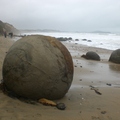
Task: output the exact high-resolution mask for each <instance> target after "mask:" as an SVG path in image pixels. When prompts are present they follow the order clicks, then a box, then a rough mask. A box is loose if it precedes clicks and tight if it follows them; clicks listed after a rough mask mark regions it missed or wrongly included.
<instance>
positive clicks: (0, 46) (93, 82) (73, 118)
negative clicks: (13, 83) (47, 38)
mask: <svg viewBox="0 0 120 120" xmlns="http://www.w3.org/2000/svg"><path fill="white" fill-rule="evenodd" d="M14 42H15V41H14V40H12V39H10V38H7V39H6V38H4V37H0V78H1V79H2V64H3V60H4V57H5V55H6V52H7V51H8V49H9V48H10V47H11V45H12V44H13V43H14ZM62 43H63V44H64V45H65V46H66V48H67V49H68V51H69V52H70V53H71V56H72V58H73V63H74V77H73V82H72V85H71V87H70V89H69V91H68V93H67V94H66V95H65V97H63V98H62V99H59V100H55V102H63V103H64V104H65V105H66V109H65V110H64V111H60V110H58V109H57V108H55V107H51V106H44V105H42V104H37V105H32V104H27V103H24V102H21V101H20V100H18V99H13V98H10V97H8V96H6V95H5V94H3V92H2V91H1V90H0V96H1V97H0V101H1V102H0V113H1V114H0V119H1V120H2V119H9V120H10V119H11V120H35V119H36V120H38V119H41V120H119V118H120V107H119V104H120V103H119V100H120V95H119V91H120V80H119V78H120V65H119V64H115V63H111V62H109V61H108V59H109V56H110V54H111V52H112V50H107V49H102V48H95V47H88V46H84V45H80V44H73V43H68V42H62ZM88 51H94V52H97V53H98V54H99V55H100V57H101V61H93V60H86V59H84V58H82V57H81V55H82V54H86V52H88ZM92 87H94V88H95V89H97V91H98V92H99V93H101V94H98V93H97V92H96V91H95V90H94V89H91V88H92Z"/></svg>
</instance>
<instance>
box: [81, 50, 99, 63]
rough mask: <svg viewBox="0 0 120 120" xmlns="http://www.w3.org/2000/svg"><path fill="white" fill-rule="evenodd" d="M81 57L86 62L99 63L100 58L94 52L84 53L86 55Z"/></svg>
mask: <svg viewBox="0 0 120 120" xmlns="http://www.w3.org/2000/svg"><path fill="white" fill-rule="evenodd" d="M81 57H84V58H86V59H88V60H97V61H100V56H99V55H98V54H97V53H96V52H93V51H89V52H87V53H86V55H82V56H81Z"/></svg>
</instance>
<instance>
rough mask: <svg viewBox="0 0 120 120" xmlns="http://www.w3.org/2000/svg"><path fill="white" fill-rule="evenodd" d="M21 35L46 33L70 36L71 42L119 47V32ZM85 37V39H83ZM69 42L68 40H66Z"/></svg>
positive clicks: (110, 47) (113, 48)
mask: <svg viewBox="0 0 120 120" xmlns="http://www.w3.org/2000/svg"><path fill="white" fill-rule="evenodd" d="M22 35H47V36H52V37H71V38H72V41H71V42H72V43H78V44H82V45H87V46H92V47H99V48H105V49H109V50H116V49H120V34H112V33H111V34H110V33H72V32H31V33H23V34H22ZM76 39H78V40H76ZM83 39H86V40H83ZM68 42H69V41H68Z"/></svg>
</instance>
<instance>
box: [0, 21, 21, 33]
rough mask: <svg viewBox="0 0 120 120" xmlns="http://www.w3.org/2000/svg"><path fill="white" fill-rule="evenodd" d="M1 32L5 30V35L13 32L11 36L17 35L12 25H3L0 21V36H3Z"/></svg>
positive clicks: (17, 31)
mask: <svg viewBox="0 0 120 120" xmlns="http://www.w3.org/2000/svg"><path fill="white" fill-rule="evenodd" d="M3 30H5V31H6V32H7V33H9V32H13V34H17V33H19V30H17V29H16V28H15V27H14V26H13V25H11V24H9V23H4V22H2V21H1V20H0V35H2V34H3Z"/></svg>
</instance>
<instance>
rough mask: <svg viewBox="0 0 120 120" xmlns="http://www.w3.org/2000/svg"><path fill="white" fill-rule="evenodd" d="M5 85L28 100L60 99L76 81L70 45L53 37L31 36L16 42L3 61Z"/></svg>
mask: <svg viewBox="0 0 120 120" xmlns="http://www.w3.org/2000/svg"><path fill="white" fill-rule="evenodd" d="M2 74H3V85H4V86H5V88H6V89H7V90H8V91H11V92H13V93H14V94H17V95H18V96H20V97H24V98H28V99H35V100H36V99H40V98H46V99H51V100H53V99H60V98H62V97H64V95H65V94H66V93H67V92H68V90H69V88H70V86H71V83H72V80H73V61H72V57H71V55H70V53H69V51H68V50H67V48H66V47H65V46H64V45H63V44H62V43H61V42H59V41H58V40H56V39H55V38H53V37H49V36H42V35H31V36H27V37H24V38H22V39H20V40H18V41H16V42H15V43H14V44H13V45H12V47H11V48H10V49H9V51H8V53H7V55H6V57H5V59H4V63H3V69H2Z"/></svg>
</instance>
